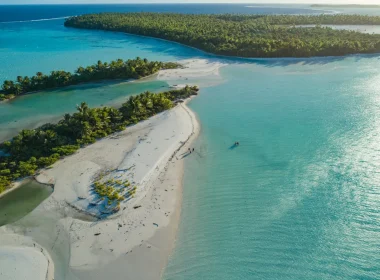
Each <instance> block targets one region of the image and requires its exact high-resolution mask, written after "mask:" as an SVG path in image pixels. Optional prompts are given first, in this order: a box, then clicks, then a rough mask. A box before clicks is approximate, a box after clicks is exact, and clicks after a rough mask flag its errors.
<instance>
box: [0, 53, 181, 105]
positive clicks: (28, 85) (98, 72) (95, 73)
mask: <svg viewBox="0 0 380 280" xmlns="http://www.w3.org/2000/svg"><path fill="white" fill-rule="evenodd" d="M177 67H179V64H177V63H172V62H168V63H163V62H158V61H148V60H147V59H141V58H139V57H137V58H136V59H133V60H131V59H129V60H127V61H123V60H122V59H118V60H116V61H111V62H110V63H107V62H105V63H103V62H101V61H100V60H99V61H98V63H97V64H94V65H90V66H87V67H82V66H80V67H78V69H77V70H76V71H75V73H74V74H72V73H70V72H66V71H52V72H51V73H50V75H44V74H43V73H41V72H37V74H36V76H33V77H21V76H18V77H17V79H16V81H4V83H3V86H2V90H1V91H0V100H2V99H10V98H13V97H15V96H18V95H21V94H25V93H28V92H32V91H39V90H45V89H53V88H59V87H65V86H70V85H76V84H79V83H85V82H94V81H101V80H111V79H139V78H142V77H146V76H149V75H152V74H154V73H156V72H157V71H159V70H161V69H173V68H177Z"/></svg>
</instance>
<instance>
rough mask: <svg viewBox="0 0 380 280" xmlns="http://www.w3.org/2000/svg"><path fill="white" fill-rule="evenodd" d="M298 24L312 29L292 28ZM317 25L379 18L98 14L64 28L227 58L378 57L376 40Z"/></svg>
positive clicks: (379, 42)
mask: <svg viewBox="0 0 380 280" xmlns="http://www.w3.org/2000/svg"><path fill="white" fill-rule="evenodd" d="M303 24H316V25H318V26H316V27H313V28H301V27H295V26H294V25H303ZM321 24H380V17H378V16H364V15H340V14H339V15H319V16H305V15H229V14H225V15H186V14H162V13H126V14H121V13H104V14H90V15H83V16H77V17H71V18H69V19H67V20H66V21H65V26H67V27H76V28H85V29H100V30H110V31H120V32H127V33H131V34H137V35H144V36H151V37H155V38H161V39H166V40H171V41H175V42H178V43H182V44H185V45H188V46H192V47H195V48H198V49H201V50H204V51H207V52H210V53H214V54H218V55H228V56H239V57H311V56H341V55H347V54H356V53H377V52H380V35H372V34H363V33H359V32H355V31H348V30H333V29H332V28H328V27H321V26H319V25H321Z"/></svg>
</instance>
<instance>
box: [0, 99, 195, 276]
mask: <svg viewBox="0 0 380 280" xmlns="http://www.w3.org/2000/svg"><path fill="white" fill-rule="evenodd" d="M189 100H190V99H189ZM189 100H186V102H184V103H182V104H179V105H177V106H176V107H174V108H173V109H171V110H169V111H168V112H164V113H161V114H159V115H157V116H155V117H153V118H152V119H149V120H147V121H144V122H143V123H141V124H137V125H135V126H134V127H131V128H129V129H127V130H126V131H124V132H122V134H123V133H124V134H125V137H128V138H122V136H121V135H111V136H110V137H109V138H108V139H104V140H100V141H98V142H97V143H95V144H93V145H90V146H88V147H86V148H83V149H81V150H80V151H79V152H77V154H74V155H72V156H69V157H67V158H64V159H62V160H60V161H59V162H57V163H56V164H55V165H54V166H53V168H52V169H49V170H43V171H42V172H41V174H40V175H39V176H37V181H38V182H39V183H45V184H46V183H48V184H49V185H51V184H54V185H55V190H54V192H53V194H52V195H51V196H50V197H49V198H48V199H46V200H45V201H44V202H43V203H42V204H41V205H40V206H38V207H37V208H36V210H34V211H33V212H32V213H31V214H29V215H33V214H34V215H38V216H39V217H38V218H41V213H43V212H44V211H50V212H53V214H54V213H55V214H58V215H61V216H62V212H65V213H66V212H67V211H70V209H67V208H68V207H69V206H68V205H66V206H64V204H65V203H69V204H70V207H71V206H76V205H75V203H76V202H77V200H76V201H74V200H75V199H74V200H73V201H69V199H70V198H72V196H71V195H70V192H71V191H72V190H67V189H65V188H67V187H68V186H64V185H63V184H62V179H64V177H66V178H68V177H69V178H73V179H74V181H75V179H78V177H80V174H77V176H67V175H68V174H67V173H66V174H65V172H67V169H66V170H65V168H64V167H65V166H64V165H62V164H63V163H64V162H66V168H68V166H71V165H72V164H73V163H74V162H78V155H79V156H83V155H84V156H86V155H87V156H90V157H96V156H97V155H96V154H94V149H95V150H99V149H103V148H106V147H107V148H108V149H111V150H112V146H113V145H111V144H112V143H111V142H114V141H115V140H116V141H118V143H120V144H121V143H123V144H126V142H125V140H126V139H129V140H130V141H131V143H129V144H127V146H128V147H126V148H125V151H126V153H125V155H124V154H122V155H121V156H120V157H119V158H117V160H118V163H117V165H118V166H121V165H123V162H124V160H125V159H127V161H128V159H129V160H131V159H132V160H136V158H135V157H134V153H140V154H139V156H140V155H141V156H142V157H144V155H142V153H141V150H148V149H147V147H145V146H143V145H144V143H148V142H149V141H148V140H149V139H146V140H145V142H144V141H143V142H141V138H142V137H145V138H146V137H147V136H148V137H149V135H150V137H156V134H155V133H160V134H164V135H163V138H162V139H161V140H164V141H165V139H168V138H166V137H167V136H169V135H170V134H171V133H172V132H171V131H172V130H173V129H175V130H176V131H177V129H180V130H179V131H178V132H176V134H177V135H179V134H180V135H182V136H181V138H176V139H178V140H179V139H182V140H181V141H180V142H177V141H178V140H173V141H174V142H171V143H169V144H167V145H166V146H165V147H164V150H162V151H161V153H162V152H163V151H164V155H161V154H160V155H157V158H158V159H159V160H158V162H157V163H156V164H155V165H154V166H153V167H152V169H149V170H150V171H148V172H146V171H145V172H143V173H144V174H143V177H142V179H141V180H142V181H141V182H143V185H142V186H141V191H140V194H139V193H138V194H137V197H136V198H134V199H133V200H132V201H129V202H127V203H126V204H125V205H123V210H120V211H119V212H117V213H116V214H113V215H111V216H110V217H108V218H106V219H102V220H98V221H91V222H89V221H85V220H80V219H77V218H74V217H73V215H71V216H68V217H63V218H60V219H59V221H58V223H59V224H61V225H62V226H63V228H64V230H65V232H66V234H68V236H69V244H70V247H71V249H70V250H69V252H70V255H69V256H67V257H68V258H69V270H70V273H72V274H73V275H77V277H78V278H79V279H101V278H100V277H98V276H97V275H101V273H102V271H104V272H106V273H111V271H115V270H119V271H120V270H122V271H120V273H124V271H125V272H127V271H126V268H128V269H127V270H128V274H129V275H132V274H133V275H134V277H132V278H131V279H133V278H135V277H140V275H144V276H143V277H142V279H160V276H161V274H162V273H163V271H164V268H165V267H166V264H167V261H168V259H169V256H170V254H171V252H172V249H173V248H174V244H175V238H176V234H177V229H178V226H179V221H180V211H181V201H182V180H183V174H184V160H183V159H179V157H180V155H179V153H182V152H184V153H186V149H188V147H189V146H190V145H191V144H192V142H193V140H194V139H195V138H196V136H197V135H198V133H199V123H198V121H197V119H196V117H195V115H194V113H193V112H191V110H190V109H189V108H188V107H187V106H186V103H188V102H189ZM178 119H180V121H178V122H177V120H178ZM173 121H174V123H176V125H174V123H172V122H173ZM170 123H172V124H173V125H170V126H168V124H170ZM164 127H167V128H168V130H167V131H163V128H164ZM127 131H128V132H127ZM180 131H182V132H180ZM173 132H174V131H173ZM167 133H169V135H168V134H167ZM119 137H120V138H119ZM130 138H133V139H130ZM157 141H159V140H157ZM102 142H105V143H102ZM132 142H133V143H132ZM174 143H179V144H175V145H173V144H174ZM113 144H116V145H118V144H117V143H115V142H114V143H113ZM97 145H98V146H99V147H96V146H97ZM102 145H103V146H104V145H107V146H104V147H103V148H102ZM139 147H140V148H139ZM127 150H128V151H127ZM151 151H152V150H150V152H151ZM148 152H149V151H148ZM81 154H82V155H81ZM105 155H108V158H107V159H106V158H104V157H103V158H102V155H98V156H99V160H102V159H103V160H110V161H114V160H115V159H114V157H112V155H111V154H110V153H107V151H106V153H105ZM145 156H147V158H148V159H149V160H150V159H151V157H152V156H153V157H154V155H152V154H150V153H149V154H148V155H145ZM110 157H112V158H110ZM83 160H84V161H82V163H81V164H83V165H85V166H86V167H85V168H89V167H91V164H90V163H89V161H87V160H86V159H83ZM106 165H107V164H106ZM77 167H78V166H76V167H74V169H76V168H77ZM142 168H143V167H142ZM144 170H147V169H144ZM54 171H55V172H57V173H56V174H54ZM48 172H53V173H51V174H46V173H48ZM80 172H82V171H80ZM44 173H45V174H44ZM90 173H91V172H90ZM136 173H138V172H136ZM59 174H63V175H62V176H61V177H59ZM55 176H56V177H55ZM147 176H148V177H147ZM168 184H170V185H171V187H168ZM74 188H75V186H74ZM169 188H171V189H169ZM138 189H139V188H138ZM77 191H78V190H77ZM65 194H66V196H65ZM68 194H69V195H68ZM157 201H158V202H157ZM136 205H140V207H141V208H139V209H136V210H134V207H135V206H136ZM74 211H76V210H74ZM63 216H65V215H63ZM146 225H150V226H149V228H148V226H146ZM124 228H128V230H127V231H126V232H122V230H124ZM3 230H6V231H9V232H14V233H17V234H16V235H17V236H20V235H19V234H21V232H20V231H19V228H17V226H16V227H15V226H13V225H6V226H4V227H2V228H0V232H2V231H3ZM24 234H25V237H27V238H32V239H33V240H36V238H33V237H34V236H33V235H29V234H27V233H26V232H25V233H24ZM24 234H23V235H24ZM82 235H83V236H82ZM79 236H81V238H79ZM23 237H24V236H23ZM125 237H127V239H125ZM49 238H51V239H54V238H58V236H54V234H53V236H51V237H49ZM77 238H79V239H77ZM129 240H130V241H129ZM49 242H51V240H48V241H47V243H46V244H45V243H42V244H41V243H40V246H41V247H45V248H49V247H50V246H49V245H48V244H49ZM112 244H116V248H115V247H113V246H112ZM163 244H165V245H163ZM94 247H96V248H94ZM104 247H109V249H105V248H104ZM110 247H111V248H110ZM0 248H1V247H0ZM90 248H92V249H90ZM52 253H53V256H56V255H57V252H54V251H53V252H52ZM136 260H140V262H138V263H137V264H136V263H135V262H136ZM147 260H150V262H151V269H149V271H148V273H149V274H150V275H146V273H147V271H146V269H144V268H145V267H144V264H145V263H146V262H147ZM56 261H57V260H56ZM120 261H123V265H122V264H119V263H118V262H120ZM56 265H58V266H59V265H60V263H59V261H58V262H57V264H56ZM99 267H102V269H101V271H98V268H99ZM58 270H59V271H60V270H61V268H59V269H58ZM131 271H133V272H131ZM144 273H145V274H144ZM55 278H56V279H61V278H60V275H56V277H55ZM62 279H70V278H62ZM103 279H104V277H103Z"/></svg>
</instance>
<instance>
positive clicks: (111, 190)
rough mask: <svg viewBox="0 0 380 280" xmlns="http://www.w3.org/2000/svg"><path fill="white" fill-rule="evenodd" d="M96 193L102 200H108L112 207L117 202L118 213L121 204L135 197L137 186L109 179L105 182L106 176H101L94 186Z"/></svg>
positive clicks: (126, 181)
mask: <svg viewBox="0 0 380 280" xmlns="http://www.w3.org/2000/svg"><path fill="white" fill-rule="evenodd" d="M93 188H94V191H95V193H97V194H98V195H99V196H100V200H101V201H103V200H105V199H106V198H107V199H108V201H107V204H108V205H112V204H114V203H115V202H117V204H116V209H115V210H116V211H117V210H119V207H120V202H121V201H123V200H125V199H129V198H131V197H133V196H134V195H135V193H136V189H137V187H136V186H133V187H132V186H131V183H130V182H129V181H128V180H124V181H122V180H115V179H108V180H106V181H105V180H104V175H103V176H100V178H98V180H97V181H95V183H94V185H93Z"/></svg>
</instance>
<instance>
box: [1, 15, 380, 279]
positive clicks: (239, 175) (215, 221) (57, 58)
mask: <svg viewBox="0 0 380 280" xmlns="http://www.w3.org/2000/svg"><path fill="white" fill-rule="evenodd" d="M179 9H180V8H179ZM61 23H62V21H61V20H57V21H44V22H29V23H6V24H3V25H1V27H0V28H2V32H1V33H0V38H1V40H0V41H1V42H5V43H4V44H3V45H2V48H3V49H1V50H0V54H1V55H0V61H1V62H2V63H3V65H4V64H5V65H7V66H9V67H8V68H3V69H1V70H0V71H1V72H0V79H6V78H8V76H11V77H13V76H15V75H18V74H22V75H27V74H32V73H34V72H35V71H36V69H35V68H36V67H35V66H36V65H37V66H38V67H39V69H38V70H41V71H50V70H52V69H55V68H57V67H60V68H63V69H66V70H71V69H74V68H75V67H76V66H78V63H79V64H82V65H86V64H88V63H93V62H94V60H95V61H96V60H98V59H102V60H104V61H106V60H110V59H115V58H118V57H121V56H122V57H125V58H129V57H134V56H137V55H139V56H140V57H147V58H149V59H160V60H177V59H184V58H194V57H202V58H208V59H210V60H217V58H210V57H209V56H206V55H203V54H202V53H201V52H198V51H195V50H192V49H189V48H186V47H182V46H179V45H176V44H172V43H168V42H163V41H158V40H154V39H147V38H139V37H135V36H127V35H123V34H116V33H104V32H94V31H91V32H90V31H84V30H72V29H69V30H66V29H64V28H63V27H61V26H60V24H61ZM17 24H19V25H17ZM6 26H8V27H6ZM36 36H37V37H38V38H39V39H35V37H36ZM3 38H9V39H7V40H3ZM21 38H23V40H21ZM40 40H43V41H40ZM4 46H5V47H4ZM379 58H380V57H379V56H366V57H365V56H354V57H348V58H335V59H332V58H319V59H305V60H294V59H282V60H239V59H222V61H223V62H226V63H228V66H226V67H224V68H223V69H222V70H221V76H222V78H223V82H222V83H221V84H220V83H219V84H217V85H215V84H214V83H212V86H205V87H202V90H201V94H200V96H199V97H197V98H196V99H194V100H193V101H192V102H191V104H190V106H191V108H192V109H193V110H194V111H195V112H196V113H197V114H198V116H199V119H200V121H201V124H202V131H201V135H200V137H199V139H198V140H197V141H196V144H195V148H196V153H195V154H192V156H191V157H188V158H187V161H186V172H185V181H184V197H183V206H182V217H181V224H180V228H179V232H178V239H177V241H176V247H175V250H174V252H173V255H172V256H171V257H170V260H169V264H168V267H167V268H166V270H165V273H164V277H163V278H164V279H165V280H171V279H185V280H199V279H207V280H213V279H218V280H220V279H232V280H235V279H236V280H243V279H379V278H380V274H379V271H380V265H379V264H380V253H379V252H380V175H379V172H378V170H379V167H380V166H379V165H380V156H379V150H380V149H379V145H380V144H379V143H380V131H379V127H380V70H379V69H380V61H379ZM191 82H196V81H191ZM156 83H157V84H156ZM129 86H130V85H128V87H129ZM148 86H152V87H153V89H154V88H157V89H158V88H160V87H162V86H165V83H163V82H157V81H149V84H148ZM119 87H123V86H122V85H121V86H120V85H117V84H107V85H102V86H100V87H97V86H95V88H91V87H90V88H88V87H86V86H85V87H84V91H83V92H85V93H83V94H82V95H81V96H80V97H78V96H77V95H79V94H81V92H82V91H81V89H71V90H74V91H76V92H75V94H70V93H69V97H70V98H72V99H70V98H68V96H65V92H58V93H54V95H53V93H42V96H43V94H46V96H44V98H43V100H42V96H40V95H38V94H37V95H31V96H26V97H23V98H24V99H19V101H18V102H20V108H19V112H20V113H19V114H20V115H22V113H21V112H23V111H28V112H29V113H28V114H29V115H28V116H33V114H38V113H40V114H43V113H44V107H43V106H42V103H41V102H37V101H38V99H40V101H42V102H44V105H45V106H49V105H50V104H55V105H54V106H55V107H56V110H61V107H60V106H63V109H62V112H63V111H64V110H66V109H68V108H72V107H73V106H75V104H76V103H78V102H79V100H81V101H86V102H89V103H91V102H92V103H91V104H92V105H97V104H103V103H105V102H110V103H115V102H116V103H117V102H118V100H120V99H122V98H124V96H123V91H124V89H121V90H120V91H119V92H117V91H118V90H117V88H119ZM141 89H142V88H141ZM141 89H140V88H139V89H136V90H141ZM136 90H135V91H136ZM126 92H127V89H126ZM133 92H134V90H131V91H130V92H129V93H128V92H127V93H126V95H128V94H132V93H133ZM102 94H103V96H102ZM104 94H109V95H110V96H104ZM61 95H62V96H61ZM45 97H46V98H45ZM14 102H16V100H15V101H14ZM11 104H12V103H11ZM15 104H16V103H15ZM40 104H41V105H40ZM0 106H5V104H2V105H0ZM4 108H5V107H0V114H1V112H4ZM53 109H54V107H53ZM53 109H51V111H50V112H49V113H48V114H47V115H48V116H46V119H51V118H52V115H58V114H55V112H56V111H55V110H53ZM12 111H13V110H12V109H11V110H8V112H12ZM30 112H32V113H30ZM59 112H61V111H59ZM9 114H10V113H9ZM24 114H26V113H24ZM59 114H61V113H59ZM7 116H8V118H9V120H8V125H7V123H5V124H4V126H3V127H4V128H5V127H8V126H10V124H9V122H10V120H13V121H14V120H15V119H17V114H14V115H13V116H10V115H5V116H4V115H3V116H2V117H3V118H7ZM9 116H10V117H9ZM44 118H45V117H41V118H40V120H41V121H42V120H43V119H44ZM235 141H240V146H239V147H237V148H232V147H231V145H232V144H233V143H234V142H235ZM0 207H1V205H0ZM32 216H33V215H32ZM33 219H34V220H33ZM36 220H38V219H37V218H36V217H34V218H33V217H30V218H28V216H27V217H24V219H23V223H25V224H26V225H28V227H36V225H35V224H34V223H37V222H36ZM39 223H41V221H39ZM46 228H49V227H46ZM49 230H50V228H49ZM42 231H43V230H42V229H39V230H38V231H37V232H38V235H37V234H36V236H37V237H38V236H41V235H40V233H41V232H42ZM48 233H49V234H50V231H48V230H46V235H48ZM42 236H43V235H42ZM37 239H38V238H37ZM46 239H48V238H46ZM37 241H38V242H41V243H42V244H43V242H44V239H43V238H42V237H41V238H40V239H38V240H37ZM62 244H66V245H62V246H61V251H62V252H63V251H65V250H66V251H67V243H62ZM47 247H51V246H50V244H48V246H47ZM61 251H58V250H57V251H56V252H53V256H54V254H55V255H57V259H59V255H60V254H61V255H64V256H67V252H66V253H61ZM61 258H62V257H61ZM64 259H65V260H64V261H63V262H64V264H63V265H61V267H57V270H60V271H61V272H62V273H61V272H60V273H59V275H65V273H64V270H65V267H66V265H67V263H68V259H67V258H66V257H65V258H64ZM57 279H58V278H57ZM63 279H65V278H63ZM67 279H68V280H72V279H69V278H67Z"/></svg>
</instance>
